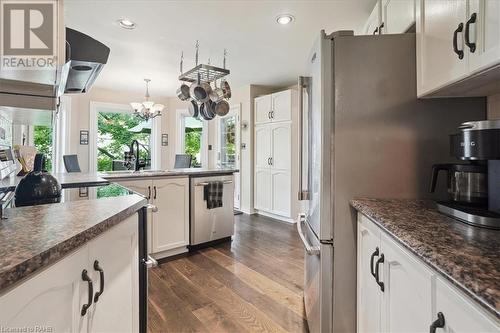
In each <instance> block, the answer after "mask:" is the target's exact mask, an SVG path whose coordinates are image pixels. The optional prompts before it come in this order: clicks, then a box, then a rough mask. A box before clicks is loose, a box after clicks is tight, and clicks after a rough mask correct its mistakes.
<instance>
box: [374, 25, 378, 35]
mask: <svg viewBox="0 0 500 333" xmlns="http://www.w3.org/2000/svg"><path fill="white" fill-rule="evenodd" d="M377 32H378V27H376V28H375V30H373V35H376V34H377Z"/></svg>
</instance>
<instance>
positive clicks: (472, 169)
mask: <svg viewBox="0 0 500 333" xmlns="http://www.w3.org/2000/svg"><path fill="white" fill-rule="evenodd" d="M459 130H460V132H459V133H457V134H453V135H451V136H450V152H451V155H452V156H454V157H456V158H458V159H459V160H462V161H467V163H464V164H436V165H434V166H433V174H432V179H431V192H434V190H435V188H436V183H437V178H438V175H439V172H440V171H442V170H443V171H446V172H447V180H448V194H449V200H448V201H440V202H438V203H437V208H438V211H440V212H441V213H443V214H446V215H448V216H450V217H453V218H455V219H457V220H460V221H462V222H465V223H467V224H470V225H474V226H478V227H484V228H491V229H500V120H484V121H471V122H466V123H463V124H462V125H461V126H460V127H459Z"/></svg>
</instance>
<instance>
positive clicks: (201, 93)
mask: <svg viewBox="0 0 500 333" xmlns="http://www.w3.org/2000/svg"><path fill="white" fill-rule="evenodd" d="M211 91H212V88H211V87H210V84H208V83H206V82H201V81H200V80H199V79H198V82H193V83H192V84H191V87H190V88H189V94H190V95H191V98H194V99H195V100H196V101H198V102H200V103H205V102H206V101H208V100H209V99H210V92H211Z"/></svg>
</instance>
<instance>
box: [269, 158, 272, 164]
mask: <svg viewBox="0 0 500 333" xmlns="http://www.w3.org/2000/svg"><path fill="white" fill-rule="evenodd" d="M269 160H270V161H271V162H270V164H271V165H273V158H272V157H269Z"/></svg>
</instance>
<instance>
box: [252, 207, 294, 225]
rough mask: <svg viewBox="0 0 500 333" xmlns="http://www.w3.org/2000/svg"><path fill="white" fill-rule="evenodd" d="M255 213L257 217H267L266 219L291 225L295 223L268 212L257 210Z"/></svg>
mask: <svg viewBox="0 0 500 333" xmlns="http://www.w3.org/2000/svg"><path fill="white" fill-rule="evenodd" d="M255 213H257V214H259V215H263V216H267V217H270V218H273V219H275V220H280V221H283V222H287V223H292V224H293V223H295V220H294V219H292V218H289V217H285V216H281V215H276V214H273V213H269V212H264V211H262V210H257V211H256V212H255Z"/></svg>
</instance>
